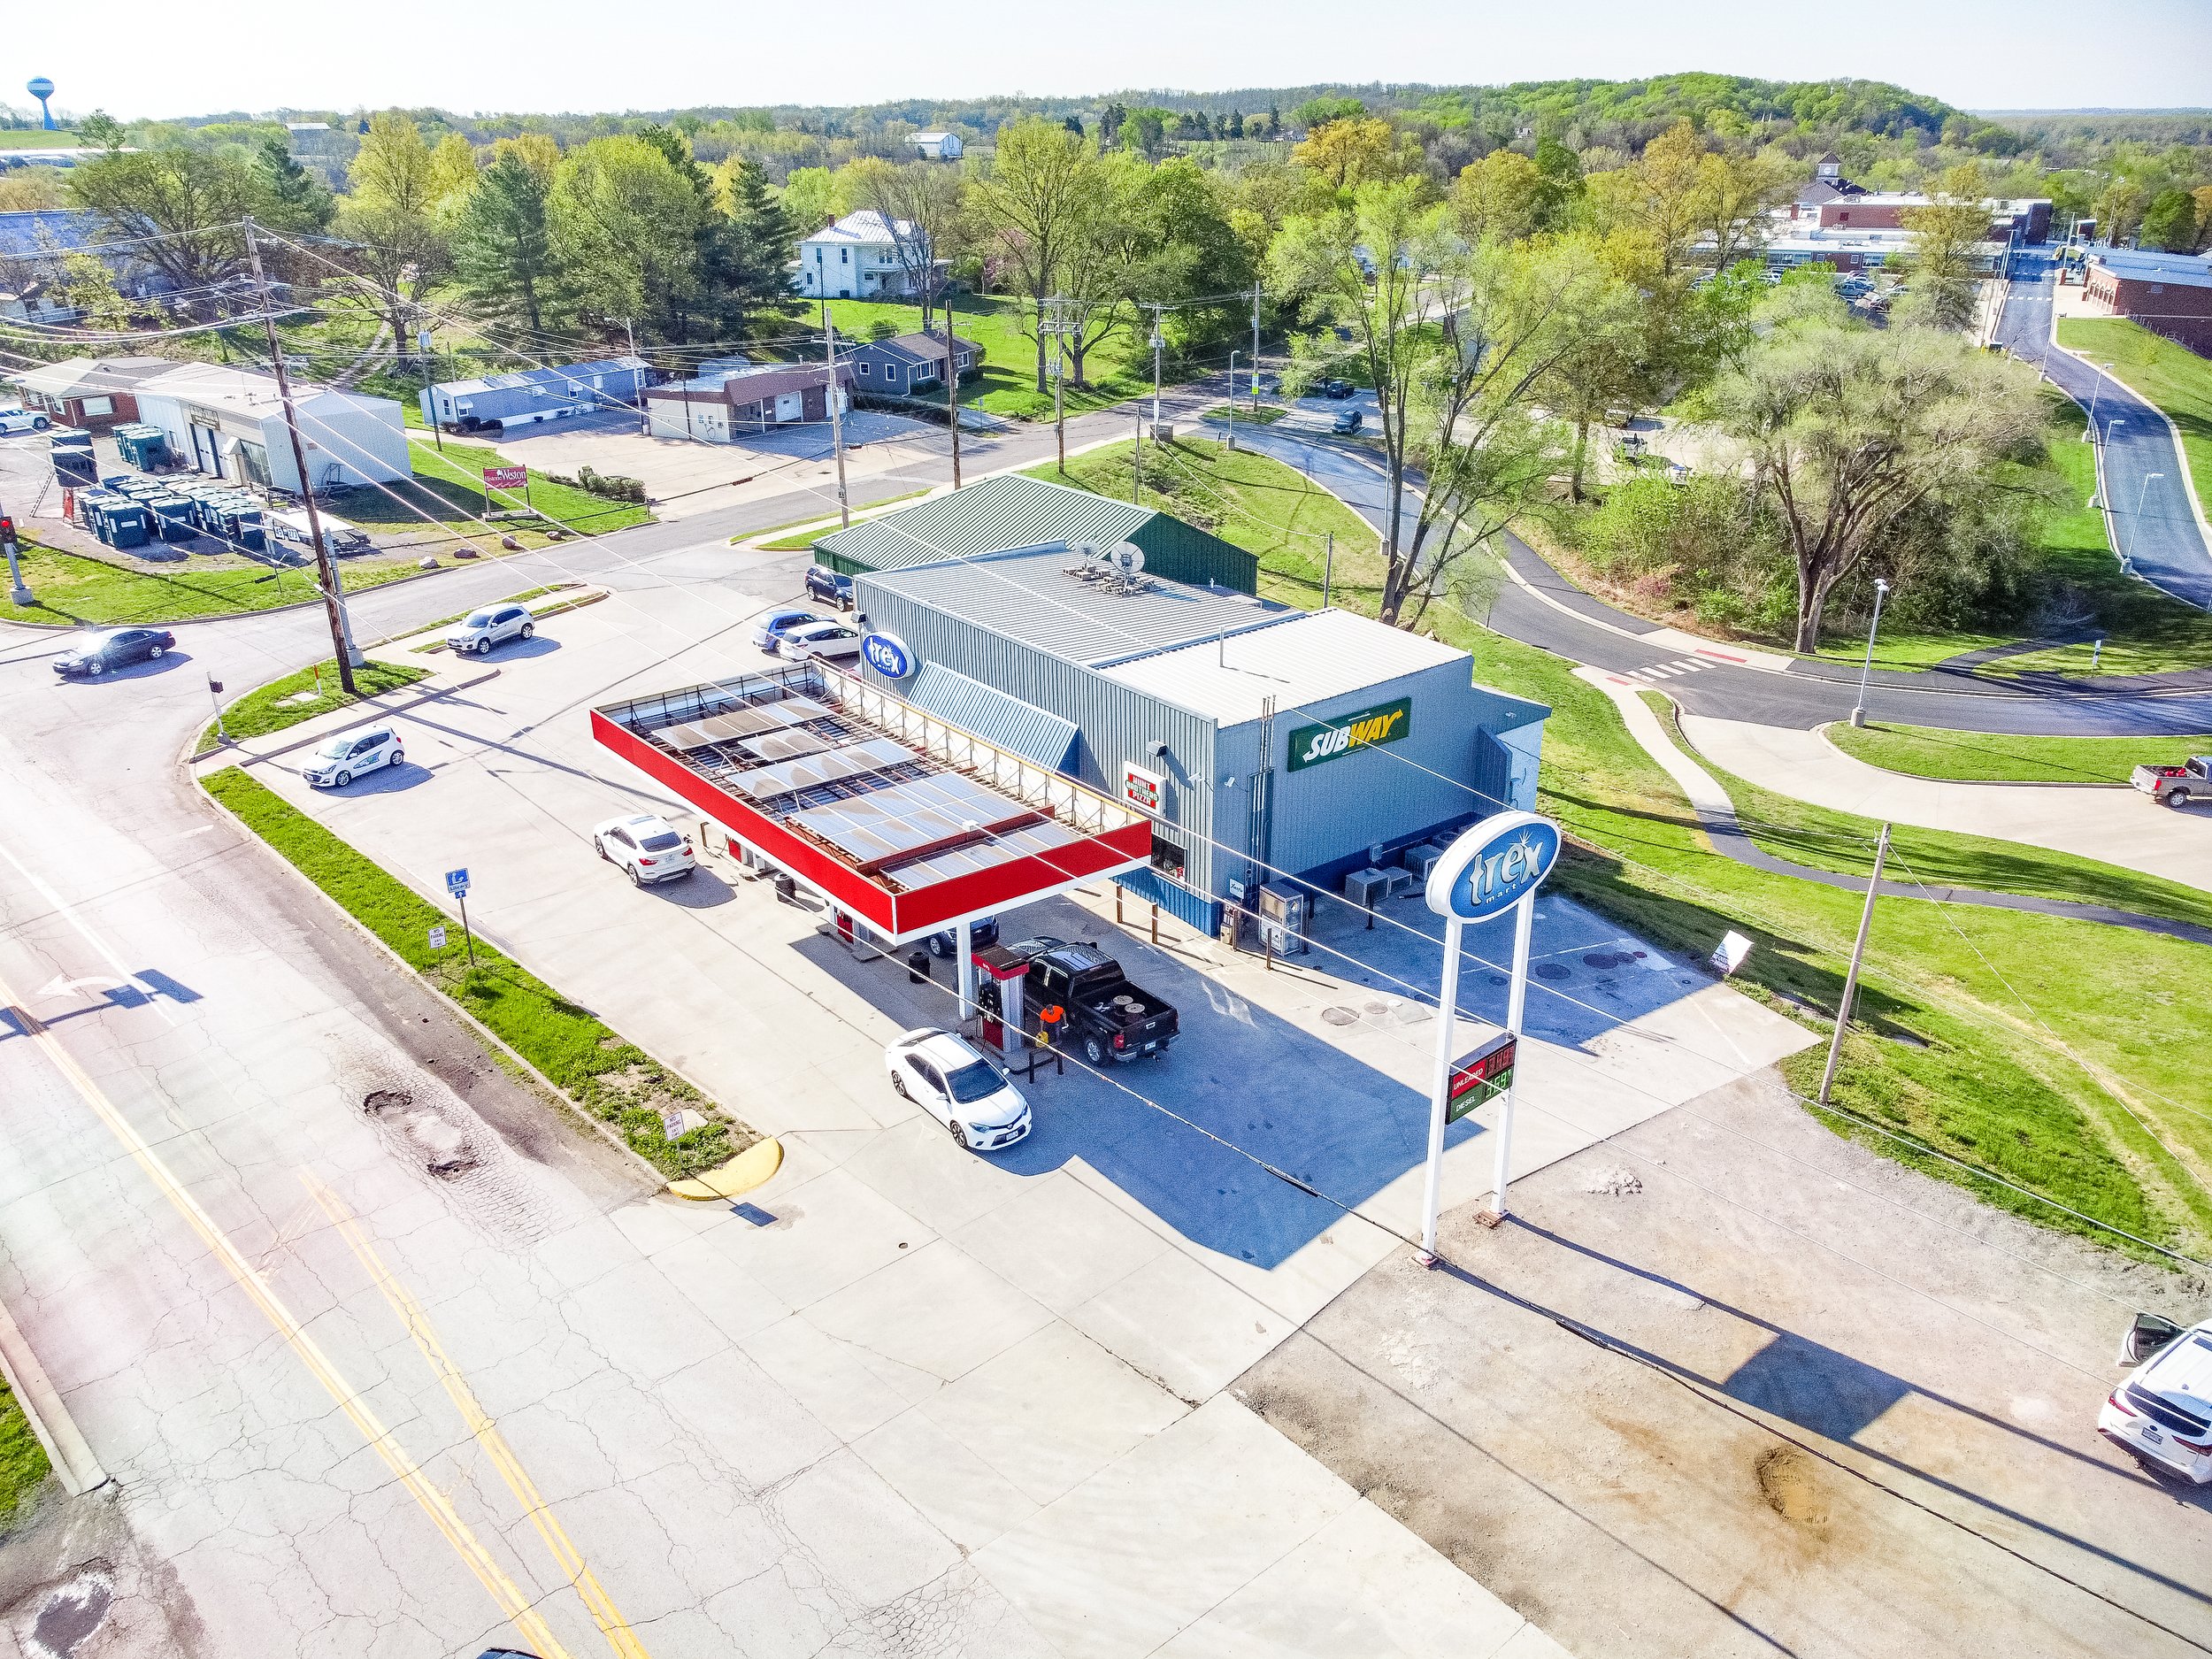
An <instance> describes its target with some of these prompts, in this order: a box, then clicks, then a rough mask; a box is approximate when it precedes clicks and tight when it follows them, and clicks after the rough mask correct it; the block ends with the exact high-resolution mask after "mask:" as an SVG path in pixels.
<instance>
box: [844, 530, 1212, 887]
mask: <svg viewBox="0 0 2212 1659" xmlns="http://www.w3.org/2000/svg"><path fill="white" fill-rule="evenodd" d="M855 596H856V600H857V602H858V609H859V610H860V611H862V612H863V613H864V614H865V616H866V617H867V618H868V626H869V627H870V628H871V629H874V630H877V631H879V632H882V633H887V634H897V635H898V636H899V638H901V639H902V640H903V641H906V643H907V646H908V648H909V649H910V650H911V651H912V652H913V653H914V655H915V656H916V657H918V659H919V660H920V661H921V662H924V663H941V664H944V665H945V666H946V667H947V668H950V669H955V670H956V671H958V672H961V673H964V674H965V675H967V676H968V677H969V678H970V679H972V680H981V681H982V682H983V683H984V684H985V685H987V686H993V687H997V688H998V689H999V690H1001V691H1003V692H1005V693H1006V694H1007V695H1010V696H1015V697H1019V698H1020V699H1021V700H1022V701H1023V702H1025V703H1034V704H1036V706H1037V707H1039V708H1041V709H1043V710H1048V711H1049V712H1050V713H1053V714H1056V715H1059V716H1061V717H1062V718H1064V719H1069V720H1072V721H1074V722H1075V724H1076V726H1078V727H1079V729H1080V730H1081V732H1082V737H1081V738H1080V740H1079V741H1078V742H1077V744H1076V746H1075V763H1076V764H1075V769H1074V775H1075V776H1076V777H1078V778H1079V779H1080V780H1082V781H1083V782H1085V783H1087V784H1088V785H1090V786H1091V787H1093V788H1094V789H1097V790H1100V791H1101V792H1102V793H1103V794H1105V795H1110V796H1111V797H1113V798H1114V799H1115V800H1119V799H1120V798H1121V768H1122V765H1123V764H1124V763H1125V762H1130V761H1133V762H1135V763H1136V764H1138V765H1140V766H1143V767H1146V768H1148V769H1149V770H1151V771H1154V772H1164V773H1165V774H1166V776H1167V779H1168V783H1169V787H1168V799H1167V802H1166V803H1165V804H1166V808H1167V810H1166V812H1165V813H1164V815H1163V817H1162V818H1161V820H1160V826H1161V833H1163V834H1164V835H1165V836H1166V838H1167V839H1168V840H1170V841H1178V842H1179V843H1180V844H1182V845H1183V846H1184V847H1185V849H1186V851H1187V856H1188V858H1189V864H1188V865H1187V872H1188V873H1187V879H1188V880H1189V882H1190V885H1191V886H1193V887H1202V888H1208V889H1209V890H1210V874H1209V872H1210V867H1211V866H1210V861H1209V860H1208V858H1207V856H1206V847H1205V841H1204V838H1205V837H1207V836H1210V835H1212V834H1214V833H1217V832H1216V831H1215V829H1214V827H1213V825H1212V822H1211V814H1212V810H1213V796H1214V791H1213V790H1212V789H1211V788H1210V787H1208V780H1209V779H1210V777H1211V776H1212V769H1213V767H1214V765H1215V757H1214V728H1213V723H1212V722H1211V721H1210V720H1205V719H1202V718H1199V717H1198V716H1197V715H1194V714H1191V713H1189V712H1187V711H1186V710H1181V709H1176V708H1171V707H1170V706H1169V705H1168V704H1166V703H1161V702H1159V701H1158V700H1157V699H1156V698H1152V697H1148V696H1146V695H1143V694H1142V693H1141V692H1136V691H1132V690H1131V689H1129V687H1126V686H1119V685H1116V684H1115V683H1114V682H1113V681H1112V680H1108V679H1106V678H1104V677H1103V676H1102V675H1100V674H1096V673H1094V672H1091V671H1090V670H1089V669H1087V668H1081V667H1079V666H1077V665H1076V664H1072V663H1064V662H1062V661H1060V660H1059V659H1058V658H1057V657H1048V656H1047V655H1045V654H1044V653H1043V652H1041V651H1039V650H1035V649H1032V648H1031V647H1029V646H1026V645H1021V644H1018V643H1017V642H1016V641H1012V640H1010V639H1007V638H1006V637H1005V636H1004V635H1002V634H993V633H991V632H990V631H989V630H987V629H985V628H979V627H977V626H975V625H973V624H972V623H971V622H968V621H967V620H965V619H964V618H959V617H955V616H951V615H949V614H948V613H946V612H944V611H939V610H936V609H935V608H933V607H932V606H929V605H925V604H919V603H915V602H914V601H912V600H910V599H908V598H906V597H904V596H902V595H898V594H894V593H891V592H888V591H887V590H886V589H884V588H879V587H878V586H877V585H876V584H875V583H873V582H872V581H870V580H868V579H867V576H866V574H865V573H863V574H861V576H860V579H859V581H858V583H857V584H856V590H855ZM862 672H863V673H864V677H865V678H866V679H868V680H870V681H871V682H872V683H873V684H876V685H879V686H882V687H884V688H885V689H886V690H887V691H889V692H890V693H891V694H892V695H894V696H896V695H901V690H900V682H898V681H896V680H886V679H884V678H883V677H882V676H881V675H879V674H878V673H877V672H875V671H874V670H873V669H872V668H868V667H866V666H865V664H863V670H862ZM1156 741H1161V742H1165V743H1166V744H1167V746H1168V754H1167V757H1166V758H1165V760H1164V762H1163V761H1162V760H1160V759H1156V758H1155V757H1154V756H1153V754H1152V745H1153V743H1154V742H1156ZM1236 804H1237V807H1238V810H1239V811H1240V812H1241V810H1242V806H1243V803H1242V802H1241V801H1240V802H1238V803H1236ZM1179 827H1180V828H1185V829H1186V830H1187V833H1185V834H1183V835H1180V836H1179V835H1178V834H1177V833H1176V831H1177V829H1178V828H1179ZM1242 837H1243V820H1242V818H1241V817H1239V818H1238V819H1237V821H1236V824H1235V826H1234V827H1233V832H1232V833H1229V834H1226V835H1224V836H1223V837H1222V839H1223V840H1225V841H1230V842H1232V843H1233V844H1235V845H1242Z"/></svg>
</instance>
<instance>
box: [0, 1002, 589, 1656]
mask: <svg viewBox="0 0 2212 1659" xmlns="http://www.w3.org/2000/svg"><path fill="white" fill-rule="evenodd" d="M10 1002H17V998H16V996H15V994H14V993H13V992H12V991H11V990H10V989H9V988H8V986H7V984H6V982H5V981H4V980H0V1003H10ZM18 1006H20V1004H19V1003H18ZM30 1037H31V1041H33V1042H34V1043H35V1045H37V1047H38V1049H39V1051H40V1052H41V1053H42V1054H43V1055H45V1056H46V1057H47V1059H48V1060H50V1062H52V1064H53V1066H54V1069H55V1070H56V1071H59V1072H60V1073H61V1074H62V1076H63V1077H64V1078H65V1079H68V1081H69V1084H70V1086H71V1087H73V1088H74V1089H75V1090H76V1091H77V1093H78V1094H81V1096H83V1098H84V1102H85V1104H86V1105H88V1106H89V1107H90V1108H91V1109H92V1111H93V1115H94V1116H95V1117H96V1118H99V1119H100V1121H101V1122H102V1123H104V1124H105V1125H107V1127H108V1130H109V1132H110V1133H111V1134H113V1135H114V1136H115V1138H116V1140H117V1141H119V1142H121V1143H122V1146H123V1149H124V1150H125V1151H127V1152H128V1153H129V1154H130V1155H131V1157H132V1159H133V1161H134V1162H135V1163H136V1164H137V1165H138V1167H139V1168H140V1169H142V1170H143V1171H145V1172H146V1177H147V1179H149V1180H150V1181H152V1182H153V1184H154V1185H155V1186H156V1187H158V1188H159V1189H160V1191H161V1194H162V1196H163V1197H165V1198H166V1199H167V1200H168V1201H169V1202H170V1204H171V1205H172V1206H173V1207H174V1209H175V1210H176V1211H177V1213H178V1214H179V1215H180V1216H181V1217H184V1220H185V1222H186V1224H187V1225H188V1226H190V1227H191V1229H192V1231H193V1232H195V1233H197V1234H198V1235H199V1237H200V1241H201V1242H202V1243H203V1244H204V1245H206V1246H207V1248H208V1249H209V1251H210V1252H211V1254H212V1255H213V1256H214V1257H215V1259H216V1260H217V1261H219V1262H220V1263H222V1264H223V1266H224V1268H225V1269H226V1270H227V1271H228V1272H229V1274H230V1276H231V1278H232V1279H235V1280H236V1281H237V1282H238V1286H239V1288H240V1289H242V1290H243V1291H244V1292H245V1293H246V1294H247V1296H248V1297H249V1298H250V1300H251V1301H252V1302H253V1304H254V1305H255V1306H256V1307H257V1308H258V1309H260V1310H261V1312H262V1314H263V1315H264V1317H266V1318H267V1319H268V1321H269V1323H270V1324H271V1325H273V1326H275V1327H276V1332H277V1334H278V1335H279V1336H280V1337H282V1338H283V1339H284V1341H285V1345H286V1346H287V1347H288V1348H291V1350H292V1351H293V1352H294V1353H295V1354H296V1355H297V1356H299V1359H300V1362H301V1363H303V1364H304V1365H305V1366H306V1367H307V1369H308V1371H309V1372H310V1373H311V1374H312V1375H313V1377H314V1379H315V1380H316V1381H318V1382H319V1383H320V1384H322V1386H324V1388H325V1389H326V1390H328V1392H329V1394H330V1397H331V1399H332V1400H333V1401H334V1402H336V1403H337V1406H338V1409H340V1410H341V1411H342V1412H344V1413H345V1414H346V1417H347V1418H348V1419H349V1421H350V1422H351V1423H352V1424H353V1425H354V1427H355V1428H357V1430H359V1431H360V1433H361V1438H362V1439H363V1440H365V1441H367V1442H368V1444H369V1447H370V1448H371V1449H372V1450H373V1451H374V1452H375V1453H376V1455H378V1456H379V1457H380V1458H382V1459H383V1460H384V1463H385V1466H386V1467H387V1468H388V1469H389V1470H390V1471H392V1473H393V1474H394V1475H396V1476H397V1477H398V1479H399V1481H400V1484H401V1485H402V1486H405V1487H406V1488H407V1490H408V1492H409V1493H410V1494H411V1495H412V1496H413V1497H414V1500H415V1502H417V1503H419V1504H420V1505H421V1506H422V1509H423V1512H424V1513H425V1514H426V1515H427V1516H428V1517H430V1520H431V1524H432V1525H434V1526H435V1527H436V1528H437V1529H438V1531H439V1532H440V1533H441V1534H442V1536H443V1537H444V1539H445V1540H446V1542H447V1544H448V1545H449V1546H450V1547H451V1548H452V1550H453V1552H454V1554H455V1555H458V1556H459V1557H460V1558H461V1561H462V1563H463V1564H465V1566H466V1567H467V1568H468V1569H469V1571H471V1572H472V1573H474V1574H475V1575H476V1578H477V1580H478V1582H480V1584H482V1585H483V1586H484V1588H485V1589H486V1590H487V1591H488V1592H489V1593H490V1594H491V1597H492V1600H493V1601H495V1602H497V1603H498V1605H499V1609H500V1612H501V1614H502V1615H503V1617H505V1618H506V1619H507V1620H508V1622H509V1623H510V1624H513V1626H514V1627H515V1629H516V1631H517V1632H518V1633H519V1634H520V1635H521V1636H522V1637H523V1638H524V1639H525V1640H526V1641H527V1642H529V1644H530V1645H531V1646H532V1647H535V1648H536V1649H537V1650H538V1652H539V1653H540V1654H541V1655H543V1656H544V1659H573V1656H572V1655H571V1654H570V1653H569V1651H568V1649H567V1648H565V1647H563V1646H562V1645H561V1642H560V1640H559V1638H557V1636H555V1635H554V1633H553V1632H552V1629H551V1627H550V1626H549V1625H548V1624H546V1622H545V1620H544V1619H543V1617H541V1616H540V1614H539V1613H538V1610H537V1609H536V1608H535V1607H534V1605H532V1598H531V1597H530V1596H528V1595H527V1594H525V1593H524V1592H523V1590H522V1588H521V1586H518V1585H517V1584H516V1583H515V1581H514V1580H513V1579H512V1578H509V1577H508V1576H507V1573H506V1572H505V1571H504V1570H503V1569H502V1568H501V1566H500V1565H499V1563H498V1562H496V1561H495V1560H494V1559H493V1557H492V1555H491V1552H490V1551H489V1550H488V1549H486V1548H485V1547H484V1546H483V1544H482V1543H481V1542H480V1540H478V1539H477V1537H476V1535H475V1534H474V1533H473V1532H471V1531H470V1530H469V1527H468V1524H467V1523H466V1522H465V1521H464V1520H462V1519H461V1517H460V1516H459V1514H458V1513H457V1512H456V1511H455V1509H454V1508H453V1505H452V1502H450V1501H449V1499H448V1498H447V1497H446V1495H445V1494H444V1493H443V1492H442V1491H440V1490H439V1489H438V1487H437V1486H435V1485H434V1483H433V1482H432V1481H431V1479H430V1478H429V1477H428V1476H427V1475H426V1474H425V1473H423V1471H422V1468H421V1465H419V1463H416V1462H415V1460H414V1459H413V1458H411V1457H410V1456H409V1455H407V1451H406V1448H403V1447H402V1446H401V1445H400V1443H399V1442H398V1441H397V1440H396V1439H394V1438H393V1435H392V1432H391V1431H390V1430H389V1429H388V1428H386V1427H385V1426H384V1425H383V1424H382V1423H381V1422H380V1421H379V1420H378V1418H377V1417H376V1414H375V1413H374V1412H373V1411H372V1410H371V1409H370V1408H369V1405H368V1402H366V1401H365V1400H364V1399H363V1398H362V1397H361V1394H360V1391H359V1390H358V1389H357V1388H356V1387H354V1386H353V1385H352V1384H351V1383H349V1382H348V1381H347V1380H346V1379H345V1378H344V1377H343V1376H342V1374H341V1373H340V1372H339V1370H338V1368H337V1367H336V1366H335V1365H334V1364H333V1363H331V1362H330V1359H329V1357H328V1356H326V1355H325V1354H324V1353H323V1351H322V1348H321V1347H320V1346H319V1344H318V1343H317V1342H316V1340H315V1339H314V1338H313V1337H311V1336H310V1335H309V1334H308V1333H307V1330H306V1327H305V1326H303V1325H301V1323H300V1321H299V1319H298V1317H297V1316H296V1315H295V1314H294V1313H293V1312H292V1310H290V1309H289V1308H288V1307H286V1306H285V1305H284V1302H282V1300H281V1299H280V1298H279V1297H278V1295H277V1294H276V1293H275V1292H274V1291H273V1290H272V1289H271V1288H270V1287H269V1284H268V1281H267V1280H266V1279H263V1278H262V1276H261V1274H260V1272H259V1271H257V1269H256V1268H255V1267H254V1265H253V1263H250V1262H249V1261H248V1260H247V1259H246V1257H245V1256H244V1255H243V1253H242V1252H241V1251H240V1250H239V1248H238V1247H237V1246H236V1245H234V1244H233V1243H232V1242H231V1240H230V1239H229V1237H228V1235H227V1234H226V1233H224V1232H223V1230H222V1229H221V1228H220V1227H219V1226H217V1225H215V1221H214V1218H213V1217H211V1216H210V1215H209V1214H208V1213H207V1211H206V1210H203V1209H202V1208H201V1207H200V1203H199V1201H198V1200H197V1199H196V1198H194V1197H193V1196H192V1194H190V1193H189V1192H188V1191H186V1190H185V1187H184V1184H183V1183H182V1182H181V1181H180V1180H179V1179H177V1178H176V1176H174V1175H173V1174H172V1173H171V1172H170V1170H169V1166H168V1165H167V1164H165V1163H163V1162H162V1159H161V1156H160V1155H159V1154H158V1153H157V1152H156V1151H155V1150H154V1149H153V1148H152V1147H150V1146H149V1145H148V1144H147V1143H146V1141H145V1140H144V1138H143V1137H142V1136H141V1135H140V1134H139V1133H138V1131H137V1130H136V1129H135V1128H134V1126H133V1125H132V1124H131V1121H130V1119H129V1118H126V1117H125V1116H124V1115H123V1113H122V1111H121V1110H119V1109H118V1108H117V1106H116V1104H115V1102H112V1101H111V1100H110V1099H108V1097H107V1095H106V1094H104V1092H103V1091H102V1090H101V1088H100V1086H99V1085H98V1084H97V1083H95V1082H94V1081H93V1080H92V1078H91V1076H90V1075H89V1074H88V1072H87V1071H85V1070H84V1068H83V1067H82V1066H81V1065H79V1064H77V1063H76V1061H75V1060H74V1059H73V1058H72V1057H71V1056H70V1054H69V1051H68V1050H67V1049H65V1048H63V1047H62V1046H61V1044H60V1043H59V1042H58V1041H56V1040H55V1038H54V1035H53V1033H51V1032H49V1031H46V1030H44V1029H40V1030H37V1031H35V1032H33V1033H30Z"/></svg>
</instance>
